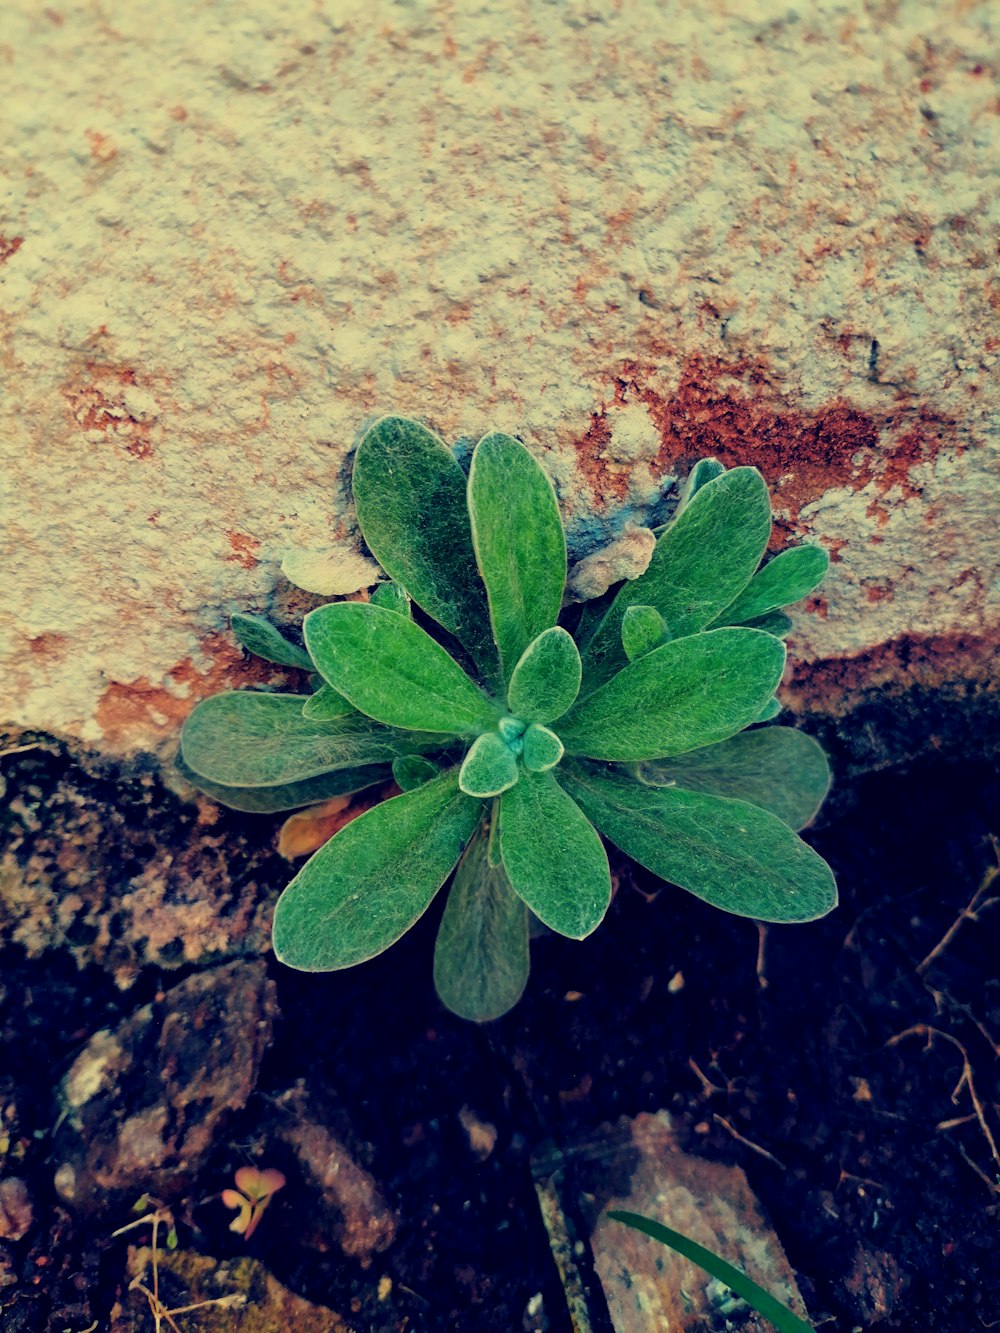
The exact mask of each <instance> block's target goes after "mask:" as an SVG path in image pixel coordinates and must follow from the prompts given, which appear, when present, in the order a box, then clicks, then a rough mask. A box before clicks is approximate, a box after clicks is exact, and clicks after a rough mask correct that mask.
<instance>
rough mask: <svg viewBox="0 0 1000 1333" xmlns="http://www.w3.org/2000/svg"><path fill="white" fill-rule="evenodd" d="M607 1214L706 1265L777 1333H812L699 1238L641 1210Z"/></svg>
mask: <svg viewBox="0 0 1000 1333" xmlns="http://www.w3.org/2000/svg"><path fill="white" fill-rule="evenodd" d="M608 1217H610V1218H612V1219H613V1220H614V1221H615V1222H624V1224H625V1225H626V1226H627V1227H632V1228H633V1229H634V1230H635V1231H641V1232H642V1233H643V1235H645V1236H652V1237H653V1239H654V1240H658V1241H661V1242H662V1244H664V1245H668V1246H669V1247H670V1249H672V1250H676V1251H677V1253H678V1254H679V1255H681V1256H683V1258H685V1259H690V1260H691V1262H692V1263H693V1264H697V1265H698V1267H699V1268H703V1269H704V1270H705V1272H706V1273H708V1274H709V1276H710V1277H714V1278H715V1279H716V1281H718V1282H722V1283H724V1284H725V1286H727V1287H728V1288H729V1290H730V1291H733V1292H735V1293H736V1295H737V1296H738V1297H740V1298H741V1299H742V1300H744V1301H746V1303H747V1305H751V1306H753V1308H754V1309H755V1310H756V1311H757V1313H758V1314H759V1315H763V1316H764V1318H765V1319H767V1320H770V1322H771V1323H772V1324H773V1325H774V1327H775V1328H776V1329H777V1330H778V1333H813V1327H812V1325H811V1324H807V1323H806V1321H805V1320H804V1319H800V1318H799V1316H798V1315H797V1314H793V1313H792V1312H791V1310H789V1309H788V1307H787V1306H786V1305H782V1304H781V1302H780V1301H778V1300H775V1298H774V1297H773V1296H772V1295H771V1294H770V1292H767V1291H765V1290H764V1288H763V1287H761V1286H759V1285H758V1284H757V1283H756V1282H754V1281H753V1279H752V1278H749V1277H747V1275H746V1273H742V1272H740V1270H739V1269H738V1268H734V1267H733V1265H732V1264H730V1263H727V1262H726V1260H725V1259H720V1258H719V1256H718V1255H717V1254H714V1253H713V1252H712V1251H711V1250H706V1249H705V1247H704V1245H699V1244H698V1242H697V1241H694V1240H689V1239H688V1237H687V1236H683V1235H682V1234H681V1233H680V1232H679V1231H674V1230H673V1229H672V1228H671V1227H667V1226H664V1225H663V1223H662V1222H654V1221H653V1219H652V1218H651V1217H643V1216H642V1214H641V1213H627V1212H621V1211H618V1210H614V1211H612V1212H609V1213H608Z"/></svg>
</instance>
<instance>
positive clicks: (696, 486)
mask: <svg viewBox="0 0 1000 1333" xmlns="http://www.w3.org/2000/svg"><path fill="white" fill-rule="evenodd" d="M725 470H726V469H725V466H724V465H723V464H722V463H720V462H719V460H718V459H717V458H699V460H698V462H697V463H695V465H694V467H693V468H692V469H691V471H690V472H689V473H688V474H687V479H686V480H685V482H684V486H683V489H682V490H681V498H680V500H679V501H678V503H677V509H678V512H679V511H680V510H681V509H683V508H684V506H685V505H688V504H690V503H691V501H692V500H693V499H694V497H695V496H696V495H697V494H698V492H699V491H700V490H701V488H702V487H703V486H707V485H708V483H709V482H710V481H714V480H715V479H716V477H721V476H722V474H723V472H725Z"/></svg>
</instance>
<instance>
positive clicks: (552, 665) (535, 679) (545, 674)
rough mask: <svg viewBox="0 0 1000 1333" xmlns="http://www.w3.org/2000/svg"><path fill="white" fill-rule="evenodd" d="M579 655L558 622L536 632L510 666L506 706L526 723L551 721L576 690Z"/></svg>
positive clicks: (574, 694) (564, 709)
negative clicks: (535, 636) (512, 672)
mask: <svg viewBox="0 0 1000 1333" xmlns="http://www.w3.org/2000/svg"><path fill="white" fill-rule="evenodd" d="M580 672H581V667H580V654H579V652H578V651H577V646H576V644H575V643H574V642H573V638H572V636H571V635H570V634H568V633H567V632H566V630H564V629H561V628H560V627H559V626H558V625H555V626H553V628H552V629H547V630H545V632H544V633H542V634H539V636H538V638H537V639H534V640H533V641H532V642H531V643H530V644H529V645H528V647H527V648H526V649H525V650H524V654H523V656H522V657H521V659H520V661H519V662H518V664H517V666H516V667H515V668H514V674H513V675H512V676H511V679H510V689H509V690H508V692H507V705H508V707H509V708H510V711H511V712H512V713H513V714H514V715H515V716H516V717H521V718H524V719H525V721H527V722H553V721H555V719H556V718H557V717H562V715H563V713H565V712H566V710H567V708H569V707H571V706H572V704H573V701H574V699H575V698H576V696H577V695H578V694H579V692H580Z"/></svg>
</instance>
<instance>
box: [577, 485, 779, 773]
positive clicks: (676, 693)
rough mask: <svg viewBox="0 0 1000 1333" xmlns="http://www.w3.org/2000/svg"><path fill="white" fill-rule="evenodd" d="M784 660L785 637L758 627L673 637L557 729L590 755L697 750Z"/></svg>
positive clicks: (738, 715) (770, 683) (739, 722)
mask: <svg viewBox="0 0 1000 1333" xmlns="http://www.w3.org/2000/svg"><path fill="white" fill-rule="evenodd" d="M727 475H728V476H732V475H733V474H732V473H728V474H727ZM710 484H712V485H714V483H710ZM784 664H785V646H784V644H783V643H781V642H780V640H778V639H775V638H772V637H771V635H769V634H761V633H760V632H759V631H758V630H750V629H717V630H712V631H711V633H708V634H695V635H692V636H691V637H689V638H687V639H674V640H673V641H672V642H671V643H665V644H664V645H663V647H662V648H655V649H654V650H653V651H652V652H651V653H647V654H646V655H645V657H640V658H639V659H638V661H635V662H630V663H629V665H628V666H626V667H624V668H623V669H622V670H621V671H619V672H618V674H617V675H616V676H613V677H612V679H611V680H610V681H608V683H607V684H606V685H603V686H602V687H601V688H600V689H599V690H597V691H596V692H595V693H594V694H592V695H590V696H589V697H588V698H587V699H584V700H583V701H582V702H581V703H577V704H576V705H575V706H574V707H573V709H572V710H571V711H570V712H569V713H568V714H567V715H566V717H565V718H563V720H562V722H561V723H560V725H559V735H560V738H561V739H562V742H563V744H564V745H565V746H566V749H567V751H568V753H570V754H581V755H587V756H588V757H589V758H591V759H614V760H619V761H628V760H635V759H661V758H664V757H665V756H667V755H674V754H683V753H684V752H685V751H687V750H696V749H699V748H700V747H701V746H703V745H711V744H713V743H714V742H716V741H721V740H725V739H726V737H727V736H732V735H733V733H734V732H737V731H742V729H743V728H744V727H747V726H749V725H750V723H751V722H753V720H754V718H755V717H756V716H757V714H758V713H759V712H760V710H761V709H762V708H763V707H764V705H765V704H766V703H767V701H768V699H770V697H771V695H772V694H773V693H774V691H775V687H776V686H777V684H778V681H779V680H780V679H781V672H782V669H783V667H784Z"/></svg>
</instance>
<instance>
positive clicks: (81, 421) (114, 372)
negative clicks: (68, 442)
mask: <svg viewBox="0 0 1000 1333" xmlns="http://www.w3.org/2000/svg"><path fill="white" fill-rule="evenodd" d="M137 386H138V376H137V374H136V372H135V370H134V369H133V368H132V367H131V366H127V365H111V364H105V363H101V362H97V361H85V362H84V364H83V367H82V369H81V371H80V374H79V376H75V377H74V378H73V379H71V380H70V381H69V382H68V383H66V384H64V385H63V386H62V395H63V397H64V398H65V400H66V402H67V404H68V406H69V412H70V415H71V416H72V418H73V420H74V421H76V423H77V424H78V425H79V426H80V427H81V428H82V429H83V430H86V431H93V430H96V431H101V432H102V433H107V434H110V435H112V436H113V437H115V438H116V439H117V440H119V441H120V443H121V444H123V445H124V447H125V450H126V452H127V453H129V454H131V455H132V457H133V458H148V457H149V456H150V455H151V454H152V452H153V442H152V439H151V434H152V423H151V422H149V421H141V420H139V418H138V417H136V416H134V415H133V414H132V413H131V412H130V411H129V410H128V408H127V406H126V402H125V391H126V390H127V389H128V388H130V387H137Z"/></svg>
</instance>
